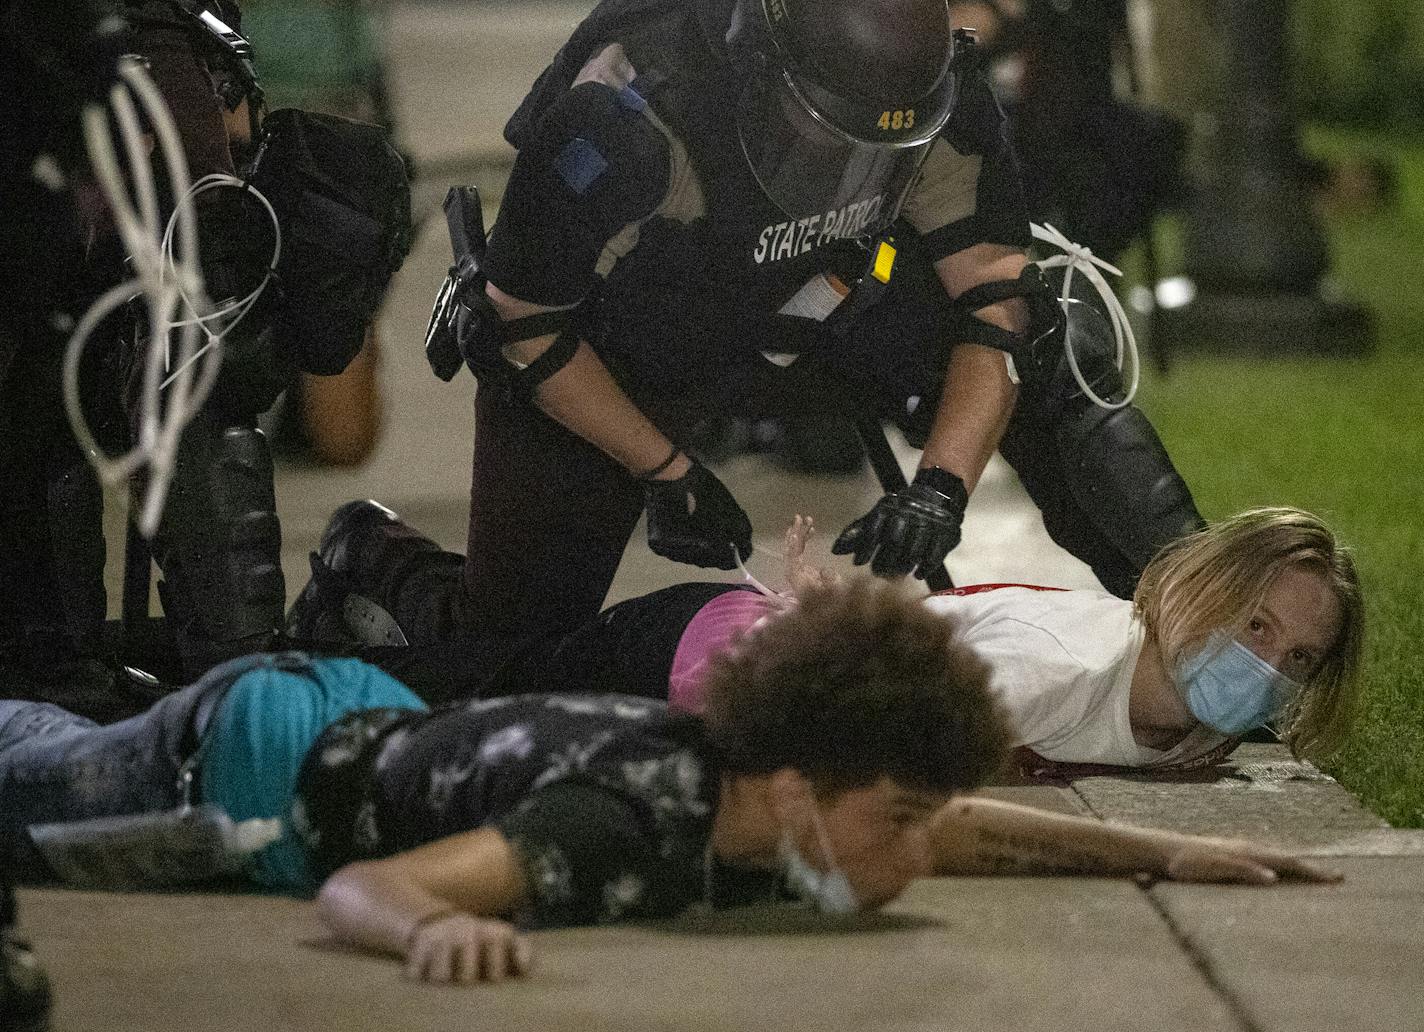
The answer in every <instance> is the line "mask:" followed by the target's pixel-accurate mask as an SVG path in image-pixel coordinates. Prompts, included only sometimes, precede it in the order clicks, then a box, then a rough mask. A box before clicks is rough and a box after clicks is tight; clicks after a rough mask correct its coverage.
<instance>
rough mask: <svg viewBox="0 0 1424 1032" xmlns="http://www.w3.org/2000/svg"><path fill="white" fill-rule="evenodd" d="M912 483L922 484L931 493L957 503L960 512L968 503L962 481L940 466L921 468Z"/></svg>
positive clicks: (967, 496)
mask: <svg viewBox="0 0 1424 1032" xmlns="http://www.w3.org/2000/svg"><path fill="white" fill-rule="evenodd" d="M914 482H915V483H916V484H923V485H925V486H926V487H928V488H929V489H930V490H931V491H935V492H937V493H938V494H941V495H943V496H944V497H945V498H947V499H949V500H950V501H952V502H955V503H957V504H958V506H959V509H960V511H961V512H963V511H964V508H965V506H966V505H967V504H968V502H969V492H968V491H966V490H965V488H964V481H963V480H961V479H959V477H958V476H956V475H955V474H953V473H951V472H950V471H949V470H947V469H944V468H943V467H941V466H922V467H921V468H920V469H919V471H918V472H917V473H915V480H914Z"/></svg>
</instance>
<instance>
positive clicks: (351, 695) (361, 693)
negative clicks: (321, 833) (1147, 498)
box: [199, 652, 428, 894]
mask: <svg viewBox="0 0 1424 1032" xmlns="http://www.w3.org/2000/svg"><path fill="white" fill-rule="evenodd" d="M383 708H394V709H413V710H424V709H427V708H428V707H427V706H426V705H425V703H423V702H421V701H420V699H419V698H417V697H416V696H415V694H414V693H413V692H411V690H410V689H409V688H407V687H406V686H405V685H403V684H401V683H400V682H399V681H397V680H396V679H395V678H393V677H391V676H390V675H389V674H387V673H385V672H384V671H382V670H378V669H377V668H376V667H373V666H371V665H370V664H368V663H364V662H362V661H361V660H359V659H315V658H312V657H309V656H306V655H304V654H302V653H294V652H287V653H279V654H276V655H273V656H269V657H267V658H266V660H265V661H264V662H263V663H262V665H261V666H258V667H256V668H255V669H252V670H249V671H248V672H247V673H245V674H243V675H242V676H241V677H239V678H238V679H237V680H236V681H235V682H233V685H232V687H231V688H230V689H228V693H227V696H226V697H225V698H224V699H223V702H222V704H221V706H220V707H219V708H218V711H217V712H216V713H215V714H214V716H213V720H212V723H211V724H210V725H209V727H208V730H207V733H206V735H205V736H204V740H203V756H202V761H201V763H200V768H199V769H200V778H201V781H200V785H201V792H202V797H203V800H204V801H205V802H210V803H214V804H216V805H218V806H220V807H222V808H223V809H224V810H226V811H227V814H228V816H229V817H231V818H232V819H233V820H234V821H245V820H249V819H251V818H254V817H263V818H272V817H276V818H280V819H281V821H282V837H281V838H280V839H278V840H277V841H276V842H274V843H272V844H271V845H270V846H267V847H266V848H265V849H263V850H261V851H260V852H259V853H258V854H257V858H256V864H255V866H254V868H253V870H252V878H253V880H254V881H256V882H257V884H258V885H261V886H262V887H263V888H266V889H271V890H274V891H279V892H293V893H306V894H309V893H311V892H312V891H314V890H315V889H316V887H317V886H316V884H315V882H314V880H313V877H312V874H311V871H310V868H309V867H308V864H307V857H306V850H305V849H304V848H303V847H302V845H301V843H300V841H299V840H298V839H297V837H296V835H295V833H294V831H293V828H292V813H291V811H292V801H293V799H294V798H295V795H296V787H297V775H298V774H299V773H300V772H301V769H302V763H303V761H305V759H306V756H307V753H308V752H309V751H310V750H311V747H312V745H313V743H315V742H316V740H317V738H318V736H320V735H321V733H322V731H324V730H326V728H327V727H329V726H330V725H331V724H334V723H335V722H336V721H338V720H340V719H341V718H342V717H344V716H346V715H347V714H348V713H352V712H354V711H356V710H365V709H383Z"/></svg>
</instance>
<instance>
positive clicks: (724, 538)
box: [643, 459, 752, 570]
mask: <svg viewBox="0 0 1424 1032" xmlns="http://www.w3.org/2000/svg"><path fill="white" fill-rule="evenodd" d="M643 490H644V493H645V499H646V501H645V504H646V506H647V510H648V547H649V548H651V549H652V550H653V551H654V552H656V553H657V554H658V555H660V556H662V557H663V558H665V559H672V560H673V561H675V562H679V563H691V564H692V565H694V566H715V567H717V569H719V570H731V569H735V568H736V565H737V564H736V561H735V560H734V559H733V557H732V548H733V546H736V549H737V552H738V554H740V555H741V557H742V559H743V560H745V559H746V558H747V557H748V556H749V555H751V554H752V521H751V520H749V519H747V514H746V513H745V512H743V511H742V507H741V506H740V505H738V504H737V500H736V499H735V498H733V497H732V493H731V492H730V491H728V490H727V489H726V487H724V486H723V484H722V481H720V480H718V479H717V478H716V477H715V476H713V474H712V472H711V470H709V469H708V468H707V467H706V466H704V465H702V464H701V463H700V462H698V461H697V460H696V459H693V460H692V466H691V467H690V468H689V469H688V471H687V472H686V473H684V474H683V475H682V476H680V477H678V478H677V479H676V480H649V481H647V482H646V483H645V484H644V487H643Z"/></svg>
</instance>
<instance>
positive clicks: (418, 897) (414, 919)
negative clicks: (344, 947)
mask: <svg viewBox="0 0 1424 1032" xmlns="http://www.w3.org/2000/svg"><path fill="white" fill-rule="evenodd" d="M452 909H454V908H453V907H452V906H451V904H450V903H449V902H448V901H446V900H444V899H441V898H440V897H439V896H437V895H435V894H434V893H432V892H430V891H428V890H426V889H424V888H421V887H420V886H419V885H418V884H416V883H414V882H412V881H410V880H409V879H403V878H400V877H398V876H395V875H392V874H390V873H389V872H386V871H383V870H382V869H381V867H380V866H379V865H376V864H362V863H357V864H348V865H347V866H346V867H343V868H342V869H341V870H339V871H337V872H336V873H335V874H333V875H332V876H331V877H330V878H329V879H327V882H326V884H325V885H323V886H322V888H321V894H320V895H319V896H318V897H317V914H318V916H320V918H321V920H322V922H323V923H324V924H325V925H326V926H327V927H328V928H330V929H331V930H332V932H334V933H335V934H336V935H337V937H338V938H340V939H341V940H342V941H344V942H349V943H351V944H353V945H356V946H360V947H362V948H364V949H368V950H371V951H373V952H376V953H390V954H394V955H396V956H404V955H405V947H406V943H407V942H409V941H410V935H411V932H412V930H413V929H415V928H416V926H417V925H419V924H420V923H421V922H422V921H423V920H425V919H426V918H428V917H430V916H431V915H433V914H438V913H444V912H447V911H450V910H452Z"/></svg>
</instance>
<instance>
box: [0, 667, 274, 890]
mask: <svg viewBox="0 0 1424 1032" xmlns="http://www.w3.org/2000/svg"><path fill="white" fill-rule="evenodd" d="M264 662H270V657H267V656H263V655H253V656H240V657H238V658H237V659H233V660H229V661H228V662H226V663H223V664H220V665H219V666H216V667H213V669H212V670H209V671H208V672H207V673H206V674H204V675H203V677H201V678H200V679H199V680H198V681H197V682H195V683H194V684H192V685H191V686H189V687H187V688H184V689H182V690H181V691H177V692H174V693H173V694H172V695H169V696H167V697H165V698H163V699H161V700H159V701H158V702H157V703H156V704H155V705H154V706H153V707H152V708H151V709H149V711H148V712H147V713H141V714H139V715H138V716H136V717H131V718H129V719H128V720H125V721H121V722H120V723H117V724H109V725H107V726H102V725H99V724H96V723H94V721H92V720H89V719H88V718H87V717H80V716H77V715H75V714H73V713H70V712H69V711H68V710H66V709H62V708H60V707H59V706H55V705H53V704H51V703H47V702H15V701H0V866H7V867H9V868H10V869H11V870H14V871H16V872H17V873H18V874H19V876H20V877H22V878H36V877H39V878H43V877H47V876H48V875H47V872H46V870H45V867H44V863H43V861H41V860H40V858H39V856H38V855H37V854H36V852H35V850H34V847H33V845H32V844H31V843H30V839H29V835H28V834H27V833H26V830H25V829H26V828H28V827H29V826H30V825H31V824H43V823H47V822H51V821H77V820H85V819H87V818H90V817H112V816H119V815H123V814H132V813H148V812H152V811H156V810H166V809H171V808H173V807H175V806H177V805H178V804H179V803H180V801H181V799H182V791H181V789H180V787H179V776H180V772H181V770H182V768H183V765H184V764H185V763H186V762H187V761H188V759H189V758H190V757H191V756H192V755H193V754H194V753H195V752H196V751H197V749H198V746H199V744H200V743H201V741H202V736H203V731H204V730H205V729H206V728H207V726H208V721H209V720H210V719H211V718H212V715H213V713H214V712H215V711H216V709H217V707H218V705H219V703H221V702H222V699H223V696H224V695H226V694H227V690H228V688H230V687H231V686H232V684H233V682H234V681H236V680H237V679H238V678H239V677H241V676H242V675H243V674H244V673H246V672H247V671H248V670H251V669H252V668H253V667H255V666H258V665H260V664H262V663H264Z"/></svg>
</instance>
